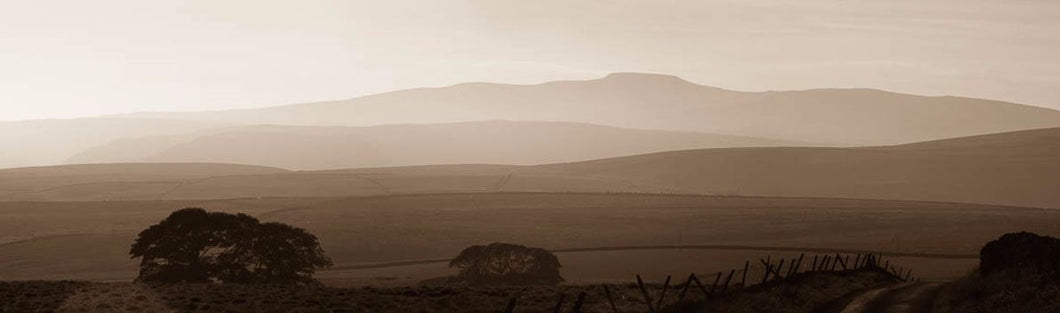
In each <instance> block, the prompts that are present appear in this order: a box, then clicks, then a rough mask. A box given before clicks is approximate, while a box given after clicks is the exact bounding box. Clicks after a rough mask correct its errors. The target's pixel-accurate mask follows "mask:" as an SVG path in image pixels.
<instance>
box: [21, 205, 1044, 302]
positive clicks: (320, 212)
mask: <svg viewBox="0 0 1060 313" xmlns="http://www.w3.org/2000/svg"><path fill="white" fill-rule="evenodd" d="M187 206H201V207H206V208H208V209H211V210H222V211H229V212H246V213H248V214H251V215H254V216H257V217H259V218H261V219H263V220H266V221H281V222H285V223H289V224H292V225H296V226H299V227H303V228H306V229H308V230H309V231H310V232H312V233H314V234H316V235H317V236H318V237H319V238H320V241H321V244H322V246H323V248H324V249H325V251H326V252H327V253H328V255H329V256H331V257H332V259H333V260H334V261H335V264H336V266H335V267H334V268H333V269H331V270H328V271H324V272H321V273H319V274H318V276H319V277H320V279H321V280H322V281H324V282H325V283H327V284H330V285H335V286H362V285H376V286H395V285H408V284H415V283H417V282H419V281H420V280H424V279H429V278H433V277H438V276H444V275H450V274H452V271H451V270H450V269H448V268H447V267H446V263H445V259H446V258H449V257H452V256H455V255H456V254H457V253H458V252H459V251H460V250H461V249H463V248H465V247H467V246H469V245H473V244H484V243H490V242H497V241H499V242H514V243H520V244H526V245H531V246H539V247H544V248H548V249H552V250H559V251H561V252H559V253H558V255H559V257H560V261H561V262H562V263H563V265H564V267H563V269H562V275H563V276H564V277H565V278H566V279H567V280H568V281H569V282H572V283H595V282H616V281H628V280H629V279H630V278H631V277H633V275H635V274H642V275H644V276H645V277H652V278H653V279H661V277H665V275H668V274H673V275H687V273H689V272H696V273H702V274H710V273H714V272H717V271H722V270H728V269H730V268H732V267H735V266H740V265H742V264H743V262H744V261H745V260H752V261H754V260H757V259H759V258H765V257H767V256H768V257H773V258H781V257H785V258H790V257H791V256H794V255H798V254H799V253H800V252H803V251H804V250H810V249H822V252H819V253H825V252H823V251H882V252H884V253H892V254H893V253H901V254H907V256H903V257H900V258H899V260H900V261H899V262H900V263H901V264H903V265H906V266H908V267H909V268H912V269H914V271H915V272H916V273H917V274H918V275H917V276H920V277H922V278H924V279H950V278H954V277H959V276H962V275H963V274H965V273H966V272H967V271H969V270H971V269H972V267H973V266H974V265H975V264H976V262H977V260H976V259H975V258H974V255H975V254H976V253H977V252H978V249H979V247H981V245H982V244H983V243H985V242H987V241H989V240H991V239H993V238H996V237H997V236H999V235H1001V234H1003V233H1006V232H1012V231H1019V230H1027V231H1033V232H1037V233H1039V234H1043V235H1053V236H1056V235H1058V234H1060V212H1058V211H1054V210H1047V209H1027V208H1014V207H1000V206H987V205H972V204H954V203H935V202H908V201H877V200H842V199H812V198H752V197H707V196H678V195H643V194H555V193H485V194H444V195H398V196H372V197H354V198H264V199H240V200H208V201H198V200H196V201H185V200H172V201H103V202H0V238H3V240H4V242H5V243H3V244H2V245H0V280H37V279H49V280H61V279H74V280H95V281H129V280H131V279H132V278H134V277H135V275H136V269H137V268H136V264H137V263H136V260H130V259H129V258H128V254H127V253H128V248H129V245H130V244H131V243H132V240H133V239H134V238H135V236H136V234H137V233H138V232H139V231H140V230H142V229H143V228H145V227H147V226H148V225H150V224H153V223H155V222H157V221H159V220H161V219H162V218H164V217H165V216H166V215H168V213H169V212H171V211H172V210H175V209H178V208H182V207H187ZM703 245H714V246H710V247H693V246H703ZM581 248H597V249H595V250H593V251H568V252H562V251H564V250H571V249H575V250H576V249H581ZM776 248H784V249H780V250H777V249H776ZM70 260H77V262H70Z"/></svg>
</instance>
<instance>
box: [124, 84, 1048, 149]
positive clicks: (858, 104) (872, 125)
mask: <svg viewBox="0 0 1060 313" xmlns="http://www.w3.org/2000/svg"><path fill="white" fill-rule="evenodd" d="M126 117H150V118H163V119H185V120H196V121H217V122H225V123H244V124H283V125H316V126H321V125H325V126H369V125H379V124H405V123H417V124H431V123H451V122H465V121H480V120H521V121H565V122H578V123H589V124H598V125H608V126H616V127H624V128H640V129H661V130H676V131H696V132H706V133H717V134H729V135H740V136H750V137H761V138H777V139H782V140H793V141H801V142H818V143H826V144H829V145H848V146H863V145H887V144H901V143H908V142H916V141H924V140H933V139H940V138H951V137H960V136H971V135H980V134H989V133H996V132H1004V131H1014V130H1024V129H1035V128H1046V127H1057V126H1060V111H1056V110H1051V109H1045V108H1040V107H1033V106H1027V105H1020V104H1015V103H1008V102H1001V101H990V100H981V99H971V98H961V97H949V96H945V97H925V96H915V95H907V94H898V93H891V92H885V91H880V90H871V89H813V90H802V91H767V92H740V91H732V90H725V89H720V88H714V87H708V86H701V85H697V84H693V83H691V82H688V81H685V80H683V79H680V78H678V77H674V76H667V75H658V74H641V73H617V74H611V75H608V76H606V77H603V78H600V79H595V80H587V81H556V82H549V83H543V84H538V85H506V84H492V83H466V84H458V85H453V86H448V87H440V88H418V89H409V90H401V91H395V92H389V93H383V94H377V95H370V96H365V97H360V98H354V99H350V100H342V101H331V102H317V103H306V104H295V105H288V106H280V107H271V108H264V109H251V110H233V111H215V112H196V113H138V114H132V115H126Z"/></svg>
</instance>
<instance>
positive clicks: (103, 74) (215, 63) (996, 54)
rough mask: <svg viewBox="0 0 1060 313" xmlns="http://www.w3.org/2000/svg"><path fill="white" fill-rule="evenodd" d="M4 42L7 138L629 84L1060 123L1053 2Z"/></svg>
mask: <svg viewBox="0 0 1060 313" xmlns="http://www.w3.org/2000/svg"><path fill="white" fill-rule="evenodd" d="M0 25H2V27H0V108H2V114H0V120H22V119H40V118H67V117H80V116H91V115H101V114H115V113H126V112H134V111H199V110H217V109H231V108H249V107H265V106H272V105H280V104H288V103H299V102H307V101H316V100H336V99H347V98H352V97H357V96H363V95H368V94H374V93H379V92H384V91H390V90H398V89H406V88H413V87H423V86H442V85H450V84H454V83H461V82H468V81H489V82H502V83H519V84H528V83H539V82H545V81H553V80H569V79H592V78H597V77H601V76H604V75H606V74H607V73H611V72H623V71H635V72H654V73H666V74H673V75H677V76H680V77H682V78H685V79H687V80H689V81H691V82H694V83H698V84H702V85H710V86H717V87H722V88H728V89H735V90H747V91H761V90H790V89H808V88H822V87H828V88H847V87H866V88H878V89H884V90H889V91H897V92H904V93H913V94H922V95H961V96H968V97H976V98H986V99H996V100H1004V101H1011V102H1017V103H1023V104H1029V105H1035V106H1041V107H1048V108H1054V109H1056V108H1060V91H1057V88H1055V83H1056V78H1057V77H1060V61H1058V60H1057V59H1056V57H1055V55H1057V54H1058V52H1060V37H1057V36H1055V31H1056V29H1057V28H1058V27H1060V3H1057V2H1055V1H1005V2H997V1H955V0H947V1H931V2H926V1H874V2H870V1H760V0H755V1H666V2H659V1H577V2H572V1H531V2H527V1H386V2H385V3H384V2H379V1H115V0H104V1H91V2H86V1H5V2H2V3H0ZM426 113H430V112H426Z"/></svg>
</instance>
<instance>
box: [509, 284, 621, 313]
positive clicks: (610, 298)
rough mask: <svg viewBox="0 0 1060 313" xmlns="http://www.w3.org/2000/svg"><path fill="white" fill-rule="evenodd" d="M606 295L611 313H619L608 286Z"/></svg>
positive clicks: (605, 291) (605, 287)
mask: <svg viewBox="0 0 1060 313" xmlns="http://www.w3.org/2000/svg"><path fill="white" fill-rule="evenodd" d="M604 295H607V303H610V304H611V313H618V307H616V306H615V298H614V297H612V296H611V288H607V285H604ZM509 313H510V312H509Z"/></svg>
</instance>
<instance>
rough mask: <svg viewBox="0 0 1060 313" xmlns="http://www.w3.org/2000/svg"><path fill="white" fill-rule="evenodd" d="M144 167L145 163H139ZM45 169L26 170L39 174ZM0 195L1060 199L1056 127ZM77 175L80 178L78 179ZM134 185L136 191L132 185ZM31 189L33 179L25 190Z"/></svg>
mask: <svg viewBox="0 0 1060 313" xmlns="http://www.w3.org/2000/svg"><path fill="white" fill-rule="evenodd" d="M140 166H143V165H140ZM41 170H44V169H34V171H41ZM5 173H6V172H4V171H0V182H3V184H4V185H5V186H8V187H6V188H7V189H8V190H17V191H18V192H8V193H5V194H0V200H5V201H11V200H84V199H97V200H106V199H112V198H113V199H118V198H120V199H129V198H133V199H225V198H243V197H319V196H362V195H385V194H408V193H458V192H505V191H509V192H510V191H533V192H538V191H543V192H671V193H692V194H713V195H741V196H786V197H822V198H871V199H895V200H923V201H952V202H969V203H985V204H1000V205H1016V206H1032V207H1047V208H1060V197H1058V196H1057V195H1056V193H1055V191H1056V190H1060V128H1051V129H1039V130H1028V131H1019V132H1012V133H1003V134H995V135H987V136H977V137H967V138H956V139H950V140H940V141H934V142H925V143H918V144H910V145H900V146H888V147H870V148H804V147H774V148H725V149H701V150H686V151H673V152H663V153H654V154H646V155H637V156H630V157H621V158H611V159H602V160H593V161H585V162H574V163H557V164H550V165H540V166H505V165H438V166H417V167H397V168H366V169H350V170H331V171H303V172H282V171H281V172H276V173H243V174H225V173H217V174H216V175H213V176H212V177H210V178H209V179H184V178H179V177H176V178H174V177H169V178H152V179H139V180H136V181H135V182H137V183H133V182H132V181H125V182H126V183H127V185H115V186H111V185H110V184H114V182H115V180H116V179H117V178H115V177H120V176H116V175H112V176H110V177H106V176H100V177H96V178H93V179H80V180H77V181H71V180H69V179H64V178H63V177H61V176H54V177H51V178H50V180H48V181H47V184H45V183H41V182H40V181H39V180H26V179H23V178H20V177H17V176H11V175H5ZM75 182H76V183H75ZM129 185H131V186H136V188H130V187H129ZM27 186H29V187H27Z"/></svg>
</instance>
